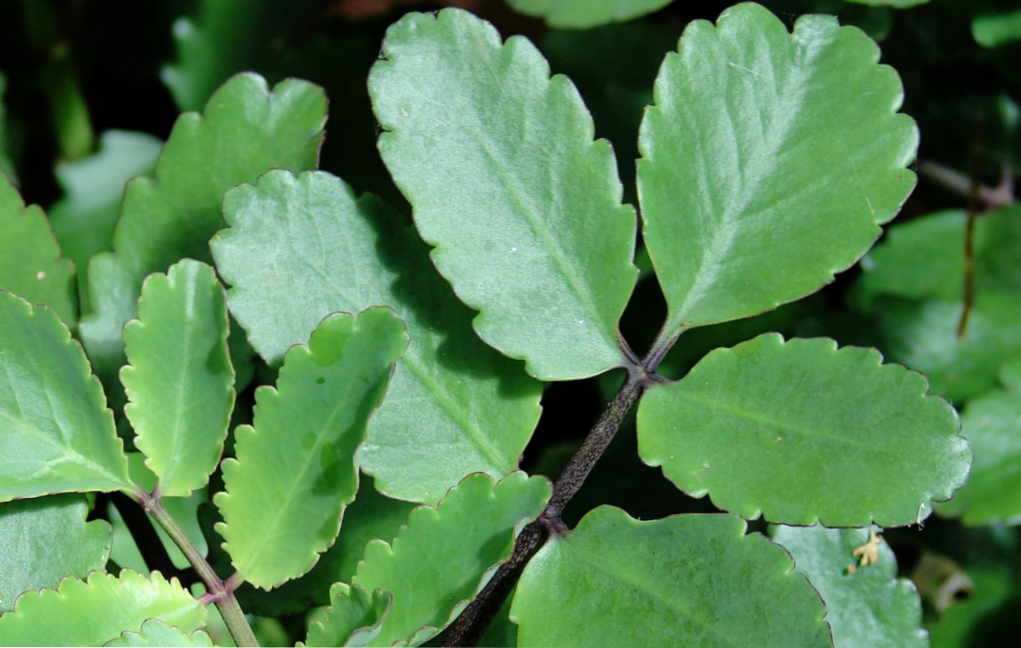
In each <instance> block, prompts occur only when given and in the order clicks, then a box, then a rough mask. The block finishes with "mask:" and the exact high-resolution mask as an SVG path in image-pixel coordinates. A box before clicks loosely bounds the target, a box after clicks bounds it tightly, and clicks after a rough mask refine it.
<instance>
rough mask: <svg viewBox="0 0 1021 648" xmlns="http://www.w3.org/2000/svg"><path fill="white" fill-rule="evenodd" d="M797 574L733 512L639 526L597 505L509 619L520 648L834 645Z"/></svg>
mask: <svg viewBox="0 0 1021 648" xmlns="http://www.w3.org/2000/svg"><path fill="white" fill-rule="evenodd" d="M793 566H794V565H793V564H792V562H791V559H790V556H789V555H787V552H785V551H784V550H783V549H782V548H781V547H778V546H777V545H775V544H773V543H771V542H769V540H767V539H766V538H764V537H763V536H761V535H759V534H752V535H745V524H744V522H743V521H741V520H739V519H737V518H736V517H733V516H730V515H675V516H672V517H668V518H665V519H662V520H655V521H651V522H640V521H638V520H635V519H633V518H631V517H629V516H628V514H627V513H625V512H624V511H622V510H620V509H617V508H612V507H609V506H601V507H599V508H597V509H595V510H593V511H591V512H590V513H589V514H588V515H586V516H585V517H584V518H583V519H582V520H581V522H580V523H579V524H578V526H577V528H575V529H574V531H572V532H571V533H569V534H567V535H566V536H563V537H560V538H553V539H551V541H550V542H548V543H546V546H545V547H543V548H542V549H540V550H539V553H538V554H536V556H535V557H534V558H532V560H531V562H529V563H528V566H527V567H525V571H524V573H523V574H522V575H521V579H520V580H519V581H518V591H517V594H516V595H515V597H514V604H513V606H512V607H511V620H512V621H514V622H515V623H517V624H518V645H519V646H565V647H566V646H625V645H633V643H634V640H635V634H634V632H635V629H636V628H641V629H642V636H641V643H642V644H643V645H648V646H657V645H658V646H696V645H697V646H703V647H706V648H716V647H717V646H719V647H720V648H724V647H726V648H730V647H732V646H743V645H747V642H748V639H749V637H754V642H755V644H756V645H762V646H787V647H789V648H795V647H796V646H831V645H832V643H831V641H830V634H829V629H828V628H827V627H826V624H824V623H822V622H821V619H822V616H823V613H824V608H823V606H822V604H821V601H820V600H819V595H818V594H816V593H815V591H814V590H813V589H812V588H811V587H809V585H808V583H807V582H806V581H805V579H804V577H802V576H801V575H800V574H794V573H792V568H793ZM565 603H567V604H568V605H569V606H570V614H565V608H564V604H565ZM666 619H668V620H669V622H668V623H665V622H664V620H666Z"/></svg>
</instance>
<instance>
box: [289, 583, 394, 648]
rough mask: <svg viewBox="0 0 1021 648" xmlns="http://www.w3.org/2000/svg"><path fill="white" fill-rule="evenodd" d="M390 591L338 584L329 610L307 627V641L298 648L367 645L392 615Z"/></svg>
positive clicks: (332, 591) (331, 597)
mask: <svg viewBox="0 0 1021 648" xmlns="http://www.w3.org/2000/svg"><path fill="white" fill-rule="evenodd" d="M392 604H393V596H391V595H390V593H389V592H384V591H382V590H374V591H372V592H369V591H368V590H366V589H365V588H363V587H360V586H358V585H355V586H353V587H352V586H350V585H347V584H345V583H336V584H334V585H333V587H331V588H330V608H329V609H328V610H327V611H326V616H325V617H324V618H323V619H322V620H314V621H311V622H310V623H309V624H308V639H306V640H305V643H304V644H300V643H299V644H298V645H299V646H310V647H312V646H322V647H323V648H329V647H330V646H367V645H369V644H370V643H371V642H372V641H373V640H374V639H375V638H376V637H378V636H379V632H380V630H381V629H382V628H381V626H382V623H383V621H384V620H385V619H386V616H387V614H388V613H389V612H390V606H391V605H392Z"/></svg>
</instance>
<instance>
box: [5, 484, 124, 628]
mask: <svg viewBox="0 0 1021 648" xmlns="http://www.w3.org/2000/svg"><path fill="white" fill-rule="evenodd" d="M88 512H89V506H88V503H87V502H86V501H85V497H84V496H82V495H77V494H67V495H54V496H53V497H39V498H35V499H25V500H15V501H13V502H5V503H4V504H0V612H7V611H8V610H11V609H13V608H14V599H16V598H17V597H18V594H20V593H22V592H24V591H26V590H34V589H42V588H43V587H50V588H55V587H56V586H57V583H59V582H60V579H61V578H63V577H65V576H74V577H76V578H81V577H83V576H85V575H86V574H88V573H89V572H90V571H93V570H95V569H103V568H104V567H105V566H106V560H107V558H108V557H109V555H110V547H111V544H112V542H113V536H112V533H111V530H110V525H109V524H108V523H106V522H104V521H102V520H94V521H92V522H86V521H85V516H86V515H88Z"/></svg>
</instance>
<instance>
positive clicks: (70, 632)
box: [0, 569, 209, 646]
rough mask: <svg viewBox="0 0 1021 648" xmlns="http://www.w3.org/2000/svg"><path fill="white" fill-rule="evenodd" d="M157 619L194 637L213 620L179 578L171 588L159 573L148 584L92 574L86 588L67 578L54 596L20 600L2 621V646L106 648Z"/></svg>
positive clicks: (134, 577)
mask: <svg viewBox="0 0 1021 648" xmlns="http://www.w3.org/2000/svg"><path fill="white" fill-rule="evenodd" d="M154 618H155V619H162V620H163V621H165V622H166V623H168V624H170V625H175V626H177V627H178V628H179V629H180V630H182V631H183V632H192V631H194V630H196V629H197V628H200V627H202V626H203V625H205V623H206V620H207V619H208V618H209V615H208V613H207V612H206V607H205V606H204V605H202V604H201V603H199V602H198V601H197V600H195V599H194V598H192V596H191V594H189V593H188V592H187V591H185V589H184V588H183V587H181V585H180V583H178V582H177V579H176V578H175V579H171V580H170V581H169V582H168V581H167V579H165V578H163V576H162V575H161V574H160V573H159V572H153V573H152V574H151V575H150V576H149V577H148V578H146V577H145V576H142V575H140V574H137V573H135V572H133V571H131V570H128V569H125V570H123V571H121V575H120V578H118V577H116V576H113V575H111V574H106V573H103V572H92V573H91V574H89V579H88V582H86V581H81V580H77V579H74V578H65V579H64V580H63V581H61V583H60V586H59V587H58V588H57V589H56V590H49V589H44V590H41V591H38V592H26V593H24V594H22V595H21V596H20V597H18V601H17V604H16V605H15V607H14V611H13V612H8V613H7V614H5V615H3V616H2V617H0V644H3V645H6V646H102V645H103V644H105V643H106V642H108V641H110V640H113V639H116V638H117V637H119V636H120V634H121V632H122V631H124V630H125V629H133V628H140V627H141V626H142V623H143V622H144V621H145V620H146V619H154Z"/></svg>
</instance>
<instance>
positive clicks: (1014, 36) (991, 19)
mask: <svg viewBox="0 0 1021 648" xmlns="http://www.w3.org/2000/svg"><path fill="white" fill-rule="evenodd" d="M971 35H972V36H973V37H974V38H975V42H976V43H978V44H979V45H981V46H982V47H988V48H992V47H1001V46H1003V45H1009V44H1011V43H1016V42H1018V41H1021V9H1014V10H1013V11H1002V12H983V13H980V14H978V15H977V16H975V17H974V18H972V20H971Z"/></svg>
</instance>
